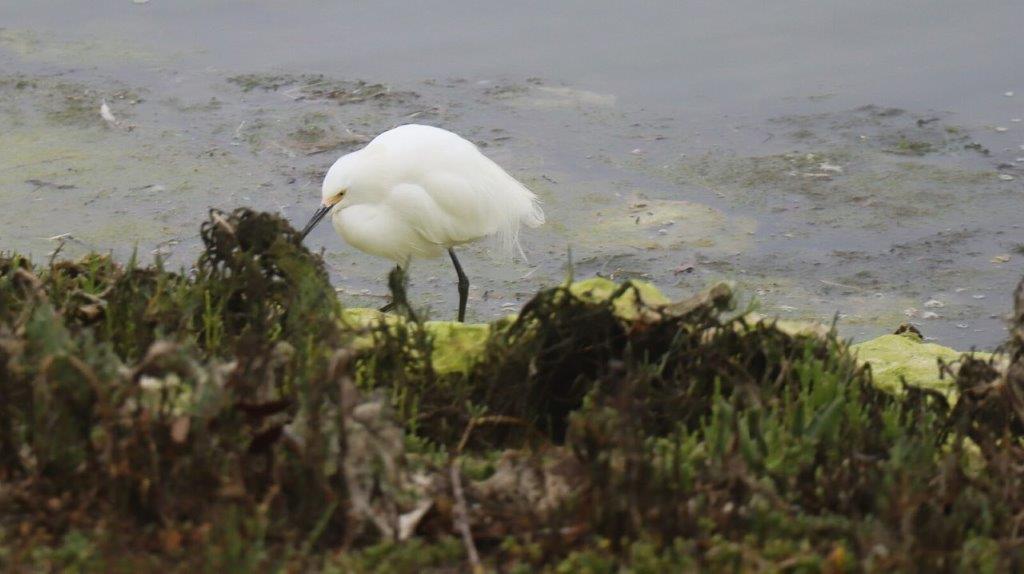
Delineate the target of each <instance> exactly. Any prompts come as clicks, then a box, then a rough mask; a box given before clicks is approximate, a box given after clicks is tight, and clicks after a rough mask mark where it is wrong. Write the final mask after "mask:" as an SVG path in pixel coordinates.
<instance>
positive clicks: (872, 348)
mask: <svg viewBox="0 0 1024 574" xmlns="http://www.w3.org/2000/svg"><path fill="white" fill-rule="evenodd" d="M851 350H852V351H853V352H854V354H856V356H857V358H858V360H860V361H862V362H865V363H870V364H871V371H872V374H873V375H874V381H875V385H877V386H878V387H879V388H881V389H883V390H886V391H890V392H898V391H900V389H901V388H902V381H903V380H906V382H907V384H910V385H914V386H918V387H925V388H929V389H935V390H937V391H940V392H943V393H952V391H953V380H952V379H951V378H948V377H947V378H945V379H942V378H939V360H940V359H941V360H942V361H943V362H946V363H953V362H954V361H956V360H958V359H959V358H960V357H961V356H962V355H963V353H962V352H961V351H957V350H955V349H951V348H949V347H943V346H942V345H938V344H935V343H926V342H925V341H923V340H922V339H921V338H920V337H919V336H917V335H915V334H913V333H905V334H901V335H882V336H881V337H878V338H875V339H871V340H870V341H865V342H863V343H859V344H857V345H853V346H852V347H851ZM974 356H975V357H978V358H979V359H986V358H988V357H991V353H975V354H974Z"/></svg>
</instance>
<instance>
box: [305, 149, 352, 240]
mask: <svg viewBox="0 0 1024 574" xmlns="http://www.w3.org/2000/svg"><path fill="white" fill-rule="evenodd" d="M346 157H348V156H345V157H342V158H341V159H339V160H338V161H337V162H335V163H334V165H332V166H331V169H329V170H327V175H326V176H324V184H323V187H322V188H321V191H320V198H321V201H320V208H319V209H317V210H316V212H315V213H313V217H311V218H310V220H309V223H307V224H306V227H304V228H303V229H302V234H301V236H300V237H299V240H300V241H301V240H303V239H305V238H306V236H307V235H309V232H310V231H313V228H314V227H316V225H317V224H318V223H320V220H322V219H323V218H324V217H325V216H326V215H327V214H328V213H330V212H331V210H332V209H334V206H336V205H338V204H339V203H340V202H341V200H342V199H344V198H345V193H346V192H347V191H348V188H349V187H350V181H349V177H348V176H349V173H348V170H347V169H346V164H347V163H348V162H346V161H344V160H345V158H346Z"/></svg>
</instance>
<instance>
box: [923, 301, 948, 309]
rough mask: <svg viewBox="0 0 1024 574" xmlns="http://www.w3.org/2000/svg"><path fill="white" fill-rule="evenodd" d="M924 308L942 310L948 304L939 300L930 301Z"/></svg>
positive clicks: (925, 303) (926, 302)
mask: <svg viewBox="0 0 1024 574" xmlns="http://www.w3.org/2000/svg"><path fill="white" fill-rule="evenodd" d="M924 306H925V307H927V308H929V309H941V308H942V307H945V306H946V304H945V303H943V302H942V301H939V300H938V299H929V300H927V301H925V302H924Z"/></svg>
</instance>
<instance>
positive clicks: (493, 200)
mask: <svg viewBox="0 0 1024 574" xmlns="http://www.w3.org/2000/svg"><path fill="white" fill-rule="evenodd" d="M321 198H322V201H321V204H320V209H318V210H317V211H316V213H314V214H313V217H312V219H310V220H309V223H308V224H306V227H305V228H304V229H303V230H302V235H301V237H302V238H305V237H306V235H307V234H309V232H310V231H311V230H312V229H313V228H314V227H315V226H316V224H317V223H319V222H320V220H321V219H323V218H324V216H325V215H327V214H328V213H330V214H331V223H332V224H333V225H334V229H335V231H337V233H338V235H340V236H341V237H342V239H344V240H345V241H347V242H348V243H349V244H350V245H352V246H353V247H355V248H357V249H360V250H362V251H365V252H366V253H369V254H371V255H377V256H379V257H384V258H387V259H391V260H392V261H394V262H395V263H396V264H397V265H398V266H399V267H408V265H409V263H410V262H411V260H412V259H413V258H430V257H438V256H440V255H442V254H443V253H444V252H445V250H447V251H448V254H449V255H450V256H451V259H452V264H454V265H455V272H456V274H457V275H458V278H459V281H458V289H459V321H464V320H465V317H466V298H467V296H468V295H469V278H468V277H466V274H465V272H464V271H463V270H462V265H461V264H460V263H459V259H458V258H457V257H456V256H455V250H454V249H453V248H454V247H455V246H457V245H461V244H463V243H468V242H470V241H474V240H476V239H479V238H481V237H486V236H497V238H498V240H499V244H500V245H501V247H502V248H503V250H504V251H505V253H506V254H507V255H509V256H511V254H512V253H513V251H514V250H517V249H518V250H519V251H520V253H521V252H522V250H521V249H520V247H519V241H518V237H519V227H520V225H526V226H528V227H537V226H539V225H541V224H542V223H544V211H543V210H542V209H541V207H540V201H539V200H538V199H537V196H536V195H534V194H533V192H531V191H530V190H529V189H527V188H526V186H524V185H523V184H521V183H519V182H518V181H517V180H516V179H515V178H513V177H512V176H511V175H509V174H508V173H506V172H505V170H503V169H502V168H501V167H500V166H498V164H496V163H494V162H493V161H491V160H490V159H489V158H488V157H487V156H485V155H484V154H482V153H481V152H480V150H479V149H477V147H476V146H475V145H473V144H472V143H470V142H469V141H466V140H465V139H463V138H461V137H459V136H458V135H456V134H454V133H452V132H450V131H447V130H443V129H441V128H435V127H431V126H423V125H417V124H408V125H404V126H399V127H397V128H394V129H392V130H388V131H386V132H384V133H382V134H380V135H378V136H377V137H375V138H373V140H372V141H371V142H370V143H368V144H367V145H366V147H364V148H363V149H360V150H358V151H354V152H352V153H349V154H346V155H344V156H342V157H341V158H339V159H338V161H336V162H334V165H332V166H331V169H329V170H328V171H327V175H326V176H325V177H324V183H323V188H322V190H321ZM390 307H391V304H388V305H386V306H385V307H384V308H383V309H382V310H387V309H389V308H390Z"/></svg>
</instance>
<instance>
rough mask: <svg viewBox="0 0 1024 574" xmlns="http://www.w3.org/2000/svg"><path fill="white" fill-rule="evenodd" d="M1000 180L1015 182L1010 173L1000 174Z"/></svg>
mask: <svg viewBox="0 0 1024 574" xmlns="http://www.w3.org/2000/svg"><path fill="white" fill-rule="evenodd" d="M999 179H1001V180H1003V181H1013V180H1014V179H1015V178H1014V177H1013V176H1012V175H1010V174H1008V173H1001V174H999Z"/></svg>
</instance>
